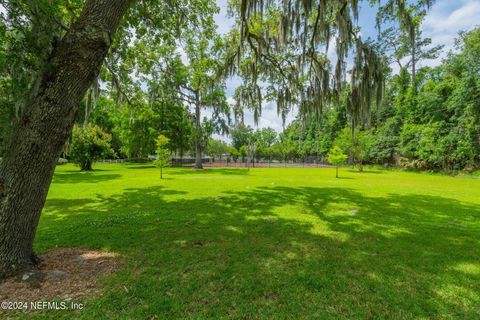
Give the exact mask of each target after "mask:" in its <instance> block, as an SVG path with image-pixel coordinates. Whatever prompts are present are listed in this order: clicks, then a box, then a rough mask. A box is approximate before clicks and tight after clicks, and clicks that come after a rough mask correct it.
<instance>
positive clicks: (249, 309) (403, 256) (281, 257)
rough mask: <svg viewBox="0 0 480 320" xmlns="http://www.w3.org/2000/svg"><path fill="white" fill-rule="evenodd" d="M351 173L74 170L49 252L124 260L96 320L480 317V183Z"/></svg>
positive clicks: (41, 243) (49, 221)
mask: <svg viewBox="0 0 480 320" xmlns="http://www.w3.org/2000/svg"><path fill="white" fill-rule="evenodd" d="M340 174H341V179H335V178H334V176H335V173H334V169H253V170H251V171H246V170H245V169H209V170H205V171H202V172H198V171H193V170H191V169H173V168H172V169H167V170H166V174H165V179H164V180H160V179H159V171H158V169H155V168H152V167H149V166H146V165H134V164H126V165H97V166H96V171H94V172H91V173H88V172H79V171H78V169H77V168H76V167H73V166H70V165H67V166H61V167H58V169H57V171H56V174H55V177H54V180H53V184H52V186H51V189H50V193H49V196H48V200H47V204H46V207H45V210H44V213H43V216H42V219H41V222H40V226H39V229H38V236H37V239H36V250H37V251H38V252H45V251H47V250H49V249H52V248H55V247H57V246H58V247H88V248H101V249H104V250H108V251H112V252H116V253H118V254H119V255H120V256H121V257H122V259H123V261H124V263H123V267H122V268H121V269H120V270H119V271H118V272H116V273H115V274H114V275H113V276H110V277H108V278H106V279H104V284H105V293H104V294H103V295H102V296H99V297H93V298H92V299H91V300H90V301H88V302H87V306H86V308H85V309H84V310H83V311H82V312H79V313H77V314H76V317H80V318H84V319H91V318H92V317H98V318H116V319H129V318H130V319H176V318H195V319H205V318H237V319H239V318H242V319H251V318H263V319H287V318H288V319H314V318H317V319H339V318H344V319H412V318H416V319H480V179H473V178H452V177H446V176H433V175H426V174H419V173H405V172H389V171H366V172H364V173H358V172H355V171H351V170H348V169H343V170H341V171H340ZM124 287H126V288H128V290H125V289H124ZM127 291H128V292H127ZM71 316H72V314H71V313H70V312H65V313H53V312H48V313H45V314H37V317H39V318H40V317H51V318H53V317H55V318H59V317H65V318H70V317H71ZM155 316H156V317H155Z"/></svg>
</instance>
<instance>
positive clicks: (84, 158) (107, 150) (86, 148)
mask: <svg viewBox="0 0 480 320" xmlns="http://www.w3.org/2000/svg"><path fill="white" fill-rule="evenodd" d="M111 140H112V136H111V135H110V134H108V133H106V132H104V131H103V130H102V129H101V128H100V127H99V126H90V125H89V126H88V127H86V128H82V127H79V126H75V127H74V128H73V134H72V142H71V144H70V151H69V155H70V158H71V159H72V161H73V162H74V163H76V164H77V165H78V166H80V169H81V170H85V171H88V170H92V165H93V163H94V162H95V161H97V160H100V159H104V158H106V157H108V156H112V155H114V151H113V149H112V147H111V146H110V141H111Z"/></svg>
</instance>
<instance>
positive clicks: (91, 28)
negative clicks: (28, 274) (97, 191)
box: [0, 0, 132, 278]
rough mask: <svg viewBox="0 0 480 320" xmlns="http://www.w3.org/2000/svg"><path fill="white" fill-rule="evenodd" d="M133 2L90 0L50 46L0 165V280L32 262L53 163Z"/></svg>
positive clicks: (127, 0) (125, 0) (25, 267)
mask: <svg viewBox="0 0 480 320" xmlns="http://www.w3.org/2000/svg"><path fill="white" fill-rule="evenodd" d="M131 3H132V1H131V0H116V1H111V0H88V1H87V2H86V4H85V7H84V9H83V11H82V14H81V15H80V17H79V18H78V20H77V21H76V22H75V23H74V24H73V25H72V26H71V28H70V30H69V31H68V32H67V33H66V35H65V36H64V37H63V39H62V40H61V41H60V43H59V44H58V45H57V46H56V48H54V50H53V52H52V54H51V55H50V57H49V60H48V61H47V64H46V68H45V70H44V72H43V74H42V76H41V84H40V87H39V89H38V90H37V91H36V93H35V94H34V95H33V98H32V99H31V100H30V102H29V103H28V104H27V105H26V107H25V109H24V112H23V114H22V116H21V117H20V119H19V121H18V123H17V124H16V127H15V129H14V131H13V135H12V139H11V141H10V144H9V147H8V148H7V151H6V153H5V157H4V158H3V161H2V163H1V164H0V278H2V277H6V276H9V275H13V274H15V273H18V272H21V271H23V270H25V269H27V268H29V267H31V265H32V264H33V263H35V255H34V253H33V240H34V237H35V232H36V228H37V224H38V221H39V218H40V213H41V211H42V208H43V206H44V203H45V199H46V196H47V192H48V189H49V186H50V182H51V180H52V176H53V172H54V169H55V165H56V161H57V160H58V157H59V156H60V153H61V151H62V148H63V147H64V144H65V142H66V140H67V139H68V137H69V136H70V134H71V131H72V126H73V121H74V117H75V114H76V112H77V110H78V108H79V106H80V103H81V100H82V98H83V97H84V95H85V93H86V91H87V89H88V88H89V87H90V86H91V84H92V82H93V81H94V79H96V77H97V76H98V73H99V71H100V67H101V65H102V62H103V60H104V58H105V56H106V54H107V52H108V49H109V47H110V44H111V41H112V38H113V35H114V34H115V32H116V30H117V28H118V26H119V24H120V21H121V18H122V17H123V15H124V14H125V13H126V12H127V10H128V8H129V6H130V4H131Z"/></svg>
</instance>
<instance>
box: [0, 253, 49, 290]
mask: <svg viewBox="0 0 480 320" xmlns="http://www.w3.org/2000/svg"><path fill="white" fill-rule="evenodd" d="M41 262H42V260H41V259H40V257H39V256H37V255H36V254H34V253H32V255H31V257H30V259H27V260H23V259H18V260H3V259H1V258H0V283H1V282H2V280H5V279H7V278H11V277H15V276H18V275H21V274H22V273H24V272H26V271H30V270H32V269H33V268H35V267H36V266H38V265H39V264H40V263H41Z"/></svg>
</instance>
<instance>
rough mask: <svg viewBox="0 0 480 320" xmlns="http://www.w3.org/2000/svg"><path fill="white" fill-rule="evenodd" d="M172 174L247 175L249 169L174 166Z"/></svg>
mask: <svg viewBox="0 0 480 320" xmlns="http://www.w3.org/2000/svg"><path fill="white" fill-rule="evenodd" d="M169 173H170V174H172V175H183V174H189V175H191V174H197V175H206V174H208V175H211V174H217V175H241V176H244V175H249V174H250V173H251V171H249V170H247V169H242V168H204V169H202V170H195V169H191V168H174V169H173V170H172V171H171V172H169Z"/></svg>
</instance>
